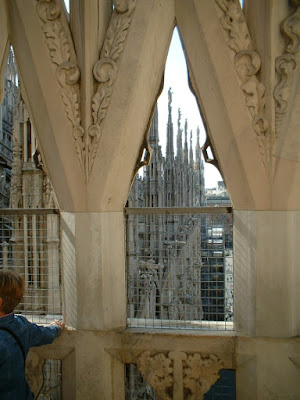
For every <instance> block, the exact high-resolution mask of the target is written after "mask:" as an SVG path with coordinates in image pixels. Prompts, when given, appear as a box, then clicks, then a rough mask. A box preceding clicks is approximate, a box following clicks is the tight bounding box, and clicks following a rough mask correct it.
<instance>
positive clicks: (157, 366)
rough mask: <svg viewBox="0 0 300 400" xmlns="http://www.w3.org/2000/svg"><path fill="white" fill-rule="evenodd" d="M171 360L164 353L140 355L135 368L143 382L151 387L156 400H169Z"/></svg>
mask: <svg viewBox="0 0 300 400" xmlns="http://www.w3.org/2000/svg"><path fill="white" fill-rule="evenodd" d="M171 364H172V360H171V359H170V358H169V357H167V356H166V355H165V354H164V353H156V354H154V355H152V354H151V352H150V351H145V352H144V353H142V354H141V355H140V356H139V358H138V361H137V366H138V369H139V371H140V373H141V374H142V376H143V378H144V379H145V381H146V382H147V383H148V384H149V385H150V386H151V387H153V389H154V390H155V393H156V395H157V399H158V400H171V399H172V398H173V396H172V386H173V375H172V373H173V368H172V366H171Z"/></svg>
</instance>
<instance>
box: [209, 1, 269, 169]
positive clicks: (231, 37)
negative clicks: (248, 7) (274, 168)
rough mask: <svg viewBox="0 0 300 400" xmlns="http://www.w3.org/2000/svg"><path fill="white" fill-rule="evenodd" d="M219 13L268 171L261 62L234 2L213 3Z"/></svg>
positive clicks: (266, 130) (243, 19)
mask: <svg viewBox="0 0 300 400" xmlns="http://www.w3.org/2000/svg"><path fill="white" fill-rule="evenodd" d="M215 2H216V4H217V5H218V6H219V8H220V9H221V10H222V13H223V15H222V17H221V24H222V26H223V29H224V30H225V31H226V32H227V43H228V47H229V48H230V49H231V50H232V51H233V52H234V58H233V61H234V66H235V69H236V72H237V74H238V77H239V79H240V88H241V90H242V92H243V94H244V97H245V103H246V106H247V108H248V110H249V113H250V115H251V119H252V127H253V129H254V132H255V134H256V138H257V143H258V146H259V149H260V154H261V156H262V160H263V163H264V165H265V167H266V169H267V171H269V169H270V167H271V166H270V148H271V137H270V134H269V132H268V122H267V120H266V118H265V86H264V84H263V83H262V82H260V80H259V76H258V73H259V70H260V66H261V59H260V56H259V55H258V53H257V52H256V51H255V49H254V46H253V44H252V40H251V37H250V33H249V29H248V27H247V23H246V21H245V18H244V15H243V11H242V10H241V7H240V4H239V2H238V0H215Z"/></svg>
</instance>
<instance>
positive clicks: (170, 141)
mask: <svg viewBox="0 0 300 400" xmlns="http://www.w3.org/2000/svg"><path fill="white" fill-rule="evenodd" d="M172 94H173V93H172V90H171V88H169V91H168V123H167V148H166V159H167V160H168V159H174V145H173V122H172Z"/></svg>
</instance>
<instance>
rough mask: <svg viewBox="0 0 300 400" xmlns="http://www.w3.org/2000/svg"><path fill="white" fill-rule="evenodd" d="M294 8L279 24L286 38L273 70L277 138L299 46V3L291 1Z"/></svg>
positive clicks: (286, 107) (288, 95) (286, 105)
mask: <svg viewBox="0 0 300 400" xmlns="http://www.w3.org/2000/svg"><path fill="white" fill-rule="evenodd" d="M292 3H293V4H294V6H295V7H296V8H295V9H294V13H293V14H292V15H290V16H289V17H287V18H286V19H285V20H284V21H283V23H282V24H281V32H282V35H283V36H284V37H285V38H286V42H287V43H286V47H285V51H284V54H283V55H281V56H279V57H277V58H276V61H275V68H276V72H277V76H278V83H277V85H276V87H275V89H274V93H273V94H274V99H275V104H276V107H275V113H276V126H275V131H276V135H277V136H278V132H279V129H280V127H281V123H282V119H283V117H284V114H285V113H286V112H287V109H288V100H289V97H290V92H291V88H292V82H293V78H294V71H295V69H296V67H297V62H296V59H295V54H296V52H297V51H298V50H299V46H300V1H299V0H293V2H292Z"/></svg>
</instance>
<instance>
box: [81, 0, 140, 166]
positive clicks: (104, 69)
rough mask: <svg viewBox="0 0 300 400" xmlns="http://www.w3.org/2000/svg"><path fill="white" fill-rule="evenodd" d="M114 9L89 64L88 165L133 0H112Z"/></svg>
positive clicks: (99, 127) (96, 142)
mask: <svg viewBox="0 0 300 400" xmlns="http://www.w3.org/2000/svg"><path fill="white" fill-rule="evenodd" d="M114 5H115V11H114V13H113V15H112V18H111V21H110V24H109V27H108V30H107V33H106V37H105V40H104V45H103V49H102V51H101V54H100V59H99V60H98V61H97V62H96V64H95V65H94V68H93V75H94V78H95V80H96V81H97V82H98V84H97V90H96V93H95V94H94V97H93V103H92V109H93V112H92V116H93V123H94V124H93V125H92V126H90V128H89V130H88V135H89V146H88V164H89V170H90V169H91V168H92V165H93V162H94V159H95V155H96V152H97V148H98V144H99V139H100V135H101V124H102V122H103V120H104V118H105V116H106V113H107V107H108V106H109V103H110V98H111V95H112V92H113V86H114V83H115V79H116V76H117V73H118V59H119V57H120V55H121V53H122V51H123V49H124V44H125V39H126V37H127V33H128V28H129V26H130V23H131V20H132V13H133V11H134V9H135V5H136V0H118V1H116V0H115V1H114Z"/></svg>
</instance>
